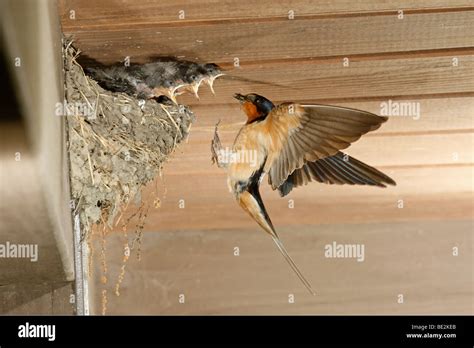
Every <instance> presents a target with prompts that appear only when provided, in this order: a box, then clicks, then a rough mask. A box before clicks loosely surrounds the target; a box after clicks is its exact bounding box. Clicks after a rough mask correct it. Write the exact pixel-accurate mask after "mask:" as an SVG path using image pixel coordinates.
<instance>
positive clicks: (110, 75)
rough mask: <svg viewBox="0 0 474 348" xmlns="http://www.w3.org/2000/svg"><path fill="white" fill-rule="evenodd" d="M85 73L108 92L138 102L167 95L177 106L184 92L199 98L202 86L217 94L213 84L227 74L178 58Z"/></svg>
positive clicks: (212, 65)
mask: <svg viewBox="0 0 474 348" xmlns="http://www.w3.org/2000/svg"><path fill="white" fill-rule="evenodd" d="M86 72H87V73H88V74H89V75H90V76H91V77H92V78H93V79H94V80H96V81H97V83H98V84H99V85H100V86H101V87H103V88H105V89H107V90H110V91H113V92H122V93H126V94H128V95H131V96H133V97H136V98H139V99H152V98H158V97H160V96H166V97H168V98H170V99H171V100H172V101H173V102H174V103H175V104H177V100H176V96H178V95H181V94H183V93H191V94H193V95H194V96H195V97H196V98H198V99H199V94H198V91H199V87H200V86H201V84H202V83H204V84H207V85H208V86H209V88H210V89H211V92H212V93H213V94H214V88H213V84H214V81H215V80H216V78H218V77H220V76H222V75H224V73H223V72H222V70H221V68H220V67H219V66H218V65H217V64H213V63H208V64H199V63H195V62H191V61H185V60H176V59H158V60H156V61H154V62H152V63H146V64H131V65H129V66H126V65H112V66H102V67H91V68H87V69H86Z"/></svg>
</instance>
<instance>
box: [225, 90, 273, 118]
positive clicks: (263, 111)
mask: <svg viewBox="0 0 474 348" xmlns="http://www.w3.org/2000/svg"><path fill="white" fill-rule="evenodd" d="M234 98H235V99H237V100H238V101H239V102H240V104H241V105H242V109H243V110H244V112H245V114H246V115H247V123H250V122H252V121H254V120H256V119H258V118H262V117H266V116H267V115H268V113H269V112H270V111H272V109H273V108H274V107H275V105H273V103H272V102H271V101H270V100H268V99H267V98H265V97H263V96H261V95H258V94H255V93H250V94H247V95H242V94H239V93H236V94H234Z"/></svg>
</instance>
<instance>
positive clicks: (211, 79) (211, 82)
mask: <svg viewBox="0 0 474 348" xmlns="http://www.w3.org/2000/svg"><path fill="white" fill-rule="evenodd" d="M223 75H225V74H223V73H220V74H217V75H214V76H208V77H206V78H204V82H205V83H207V84H208V85H209V88H210V89H211V92H212V94H214V95H216V92H215V91H214V87H213V85H214V81H215V80H216V79H217V78H218V77H220V76H223Z"/></svg>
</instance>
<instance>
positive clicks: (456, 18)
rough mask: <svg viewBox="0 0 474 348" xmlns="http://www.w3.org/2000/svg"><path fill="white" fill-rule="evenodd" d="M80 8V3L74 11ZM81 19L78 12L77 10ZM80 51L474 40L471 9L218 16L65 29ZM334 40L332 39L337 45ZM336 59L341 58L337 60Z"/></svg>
mask: <svg viewBox="0 0 474 348" xmlns="http://www.w3.org/2000/svg"><path fill="white" fill-rule="evenodd" d="M78 11H79V10H78ZM77 16H79V18H80V12H79V13H78V14H77ZM63 30H64V32H65V33H66V34H68V35H70V34H72V35H73V36H74V38H75V40H76V45H77V46H78V48H80V49H81V51H82V52H83V53H84V54H86V55H88V56H90V57H92V58H94V59H97V60H98V61H100V62H102V63H115V62H118V61H122V60H123V59H124V57H125V56H130V57H131V60H132V62H145V61H149V60H150V57H151V56H157V55H161V56H170V55H171V56H176V57H182V58H185V59H190V60H199V61H206V62H215V63H219V64H220V63H227V64H233V62H234V59H235V58H238V59H239V61H240V64H241V65H242V66H245V65H246V63H247V62H255V61H261V60H263V61H268V60H272V59H288V60H292V59H302V58H303V59H309V58H313V57H328V56H329V57H331V56H351V55H357V54H375V53H387V52H410V51H419V50H437V49H454V48H465V47H473V46H474V11H464V12H445V13H444V12H442V13H432V14H412V15H407V16H405V18H404V19H403V20H400V19H398V18H397V16H396V15H394V16H392V17H386V16H368V17H349V18H339V19H338V18H327V19H308V20H303V21H297V20H294V21H283V22H274V21H269V22H261V23H230V24H229V23H217V24H208V25H202V26H196V27H193V28H191V29H190V28H189V27H186V26H182V25H179V26H178V25H176V26H169V25H163V26H157V25H153V24H150V25H147V26H142V27H133V26H125V27H122V26H119V27H116V28H113V29H112V28H108V29H107V30H103V29H100V28H99V29H91V30H88V29H87V27H84V28H82V29H68V28H67V27H64V28H63ZM335 43H337V44H335ZM341 64H342V63H341Z"/></svg>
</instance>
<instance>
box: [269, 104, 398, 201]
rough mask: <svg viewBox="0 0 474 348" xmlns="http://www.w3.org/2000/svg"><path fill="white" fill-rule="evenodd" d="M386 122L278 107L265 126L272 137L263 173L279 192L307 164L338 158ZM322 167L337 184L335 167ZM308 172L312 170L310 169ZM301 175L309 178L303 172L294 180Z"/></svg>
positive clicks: (343, 112) (357, 114) (362, 114)
mask: <svg viewBox="0 0 474 348" xmlns="http://www.w3.org/2000/svg"><path fill="white" fill-rule="evenodd" d="M385 121H387V117H381V116H378V115H375V114H372V113H370V112H366V111H361V110H355V109H348V108H343V107H337V106H329V105H300V104H295V103H284V104H281V105H279V106H277V107H276V108H275V109H273V110H272V111H271V112H270V113H269V115H268V116H267V118H266V119H265V120H264V121H263V123H264V124H262V126H263V127H264V129H265V132H266V133H267V134H268V135H269V137H270V141H269V144H268V147H269V148H268V153H269V154H270V155H269V156H268V158H267V162H266V163H265V170H264V171H265V172H267V173H268V176H269V178H268V180H269V183H270V185H271V186H272V188H273V189H274V190H275V189H277V188H279V187H280V186H282V185H283V184H284V183H285V181H286V180H287V179H288V177H289V176H290V175H292V173H294V172H295V170H298V169H300V168H303V166H305V165H306V164H307V163H310V162H313V163H314V162H315V163H317V161H319V160H322V159H325V158H330V157H331V156H334V155H337V154H338V153H339V150H342V149H345V148H347V147H349V146H350V144H351V143H352V142H354V141H356V140H358V139H359V138H360V137H361V136H362V135H363V134H365V133H367V132H370V131H373V130H375V129H377V128H379V127H380V125H381V124H382V123H383V122H385ZM329 162H331V161H329ZM319 164H320V165H318V167H324V168H326V169H327V168H328V167H329V169H330V170H329V171H330V172H331V173H332V174H331V175H330V177H331V179H333V180H336V181H337V180H338V177H340V174H339V175H337V174H334V173H333V170H332V168H333V167H334V163H332V162H331V163H321V162H320V163H319ZM338 164H339V163H338ZM307 169H312V167H311V165H308V168H307ZM300 174H301V175H303V174H306V171H305V169H304V168H303V172H296V173H295V178H294V179H298V178H297V177H296V176H299V175H300ZM354 180H355V179H354ZM390 180H391V179H390ZM322 182H325V181H324V179H322ZM297 183H299V181H298V182H297ZM302 183H303V182H302ZM295 186H297V185H295ZM288 192H289V191H288ZM280 193H282V192H281V191H280Z"/></svg>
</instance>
